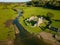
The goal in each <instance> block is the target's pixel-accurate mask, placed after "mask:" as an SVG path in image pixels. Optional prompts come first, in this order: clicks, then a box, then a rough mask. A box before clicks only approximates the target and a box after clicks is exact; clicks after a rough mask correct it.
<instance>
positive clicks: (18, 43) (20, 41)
mask: <svg viewBox="0 0 60 45" xmlns="http://www.w3.org/2000/svg"><path fill="white" fill-rule="evenodd" d="M22 14H23V13H21V12H20V13H19V15H18V16H17V17H16V18H15V20H14V21H13V24H14V25H16V27H17V28H18V30H19V32H20V33H19V34H17V35H15V36H16V38H15V40H14V45H48V44H47V43H45V42H43V41H42V40H39V39H38V38H37V37H36V36H34V35H32V34H30V33H29V32H28V31H27V30H25V29H24V27H23V26H22V25H21V24H20V23H19V20H18V19H19V17H20V16H22Z"/></svg>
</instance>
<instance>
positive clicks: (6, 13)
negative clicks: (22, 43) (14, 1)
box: [0, 8, 16, 40]
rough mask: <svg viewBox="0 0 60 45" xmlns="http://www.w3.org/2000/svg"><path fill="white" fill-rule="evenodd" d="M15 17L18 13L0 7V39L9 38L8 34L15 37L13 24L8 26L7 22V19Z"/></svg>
mask: <svg viewBox="0 0 60 45" xmlns="http://www.w3.org/2000/svg"><path fill="white" fill-rule="evenodd" d="M15 17H16V14H15V12H14V11H13V10H11V9H2V8H0V40H6V39H8V35H10V38H12V39H13V38H14V28H13V26H12V25H10V26H9V27H6V24H5V23H6V22H7V20H13V19H14V18H15ZM7 23H9V22H7ZM9 31H11V32H9Z"/></svg>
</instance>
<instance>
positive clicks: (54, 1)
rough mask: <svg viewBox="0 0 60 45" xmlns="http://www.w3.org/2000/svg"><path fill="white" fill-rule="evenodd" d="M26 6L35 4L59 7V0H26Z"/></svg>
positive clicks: (36, 5) (37, 5) (53, 7)
mask: <svg viewBox="0 0 60 45" xmlns="http://www.w3.org/2000/svg"><path fill="white" fill-rule="evenodd" d="M27 5H28V6H31V5H32V6H35V7H45V8H52V9H60V1H59V0H32V1H30V2H27Z"/></svg>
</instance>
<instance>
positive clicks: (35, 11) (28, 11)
mask: <svg viewBox="0 0 60 45" xmlns="http://www.w3.org/2000/svg"><path fill="white" fill-rule="evenodd" d="M23 10H24V14H23V17H24V18H23V17H20V19H19V21H20V23H21V24H22V25H23V27H24V28H25V29H26V30H27V31H29V32H30V33H31V34H33V33H34V34H38V33H39V32H41V31H42V30H41V29H40V28H39V27H31V26H30V25H28V26H26V25H25V23H24V20H25V19H27V18H29V17H31V16H34V15H35V16H37V15H44V16H46V14H47V13H48V12H51V13H53V14H54V16H53V17H52V19H55V20H60V11H59V10H53V9H46V8H41V7H25V8H23ZM52 22H53V23H52V24H51V25H52V26H53V27H56V28H59V29H60V22H55V21H52ZM45 31H46V32H51V33H55V32H54V31H51V30H49V29H46V30H45Z"/></svg>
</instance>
